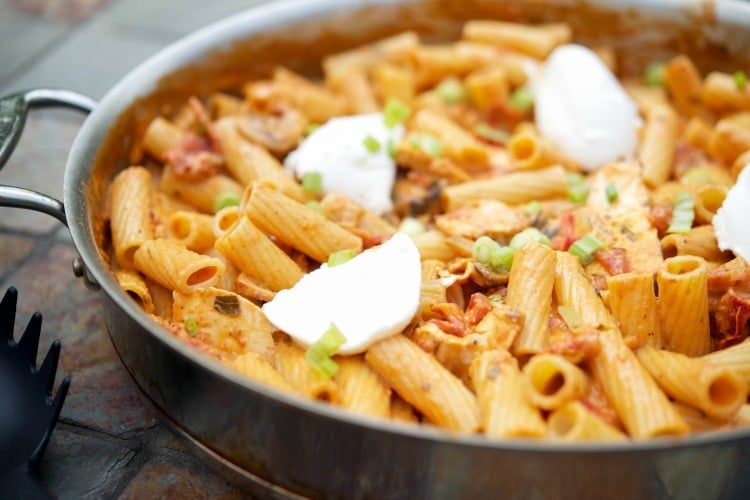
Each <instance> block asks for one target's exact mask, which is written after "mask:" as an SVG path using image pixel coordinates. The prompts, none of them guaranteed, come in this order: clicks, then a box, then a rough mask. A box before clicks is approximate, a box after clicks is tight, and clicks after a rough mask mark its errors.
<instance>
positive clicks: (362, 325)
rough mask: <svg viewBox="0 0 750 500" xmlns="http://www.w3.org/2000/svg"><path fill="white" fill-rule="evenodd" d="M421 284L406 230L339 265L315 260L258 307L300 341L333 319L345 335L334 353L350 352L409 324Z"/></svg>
mask: <svg viewBox="0 0 750 500" xmlns="http://www.w3.org/2000/svg"><path fill="white" fill-rule="evenodd" d="M421 285H422V271H421V264H420V256H419V250H418V249H417V247H416V245H415V244H414V242H413V241H412V239H411V238H410V237H409V236H408V235H407V234H406V233H396V234H395V235H394V236H392V237H391V238H390V239H389V240H388V241H386V242H385V243H383V244H382V245H379V246H377V247H373V248H370V249H368V250H365V251H364V252H362V253H361V254H359V255H357V256H356V257H354V258H352V259H351V260H349V261H347V262H345V263H343V264H339V265H337V266H334V267H329V266H328V265H327V264H323V265H321V266H320V268H318V269H316V270H315V271H312V272H311V273H309V274H306V275H305V276H303V277H302V279H301V280H300V281H299V282H297V284H296V285H294V287H292V288H290V289H288V290H281V291H280V292H278V293H277V294H276V296H275V297H274V298H273V300H271V301H270V302H267V303H266V304H264V305H263V312H264V313H265V315H266V317H267V318H268V320H269V321H270V322H271V323H273V324H274V326H276V327H277V328H279V329H281V330H283V331H284V332H286V333H287V334H289V335H290V336H292V337H293V338H294V339H295V340H296V341H297V342H299V343H300V344H302V345H304V346H309V345H311V344H313V343H314V342H316V341H317V340H318V339H319V338H320V337H321V335H323V333H324V332H325V331H326V330H328V328H329V327H330V326H331V323H333V324H334V325H336V327H337V328H338V329H339V330H340V331H341V333H343V334H344V336H345V337H346V342H344V344H343V345H342V346H341V347H340V348H339V350H338V353H339V354H356V353H359V352H363V351H365V350H366V349H367V348H368V347H369V346H370V345H372V344H374V343H375V342H377V341H378V340H381V339H384V338H386V337H389V336H391V335H395V334H397V333H399V332H401V331H402V330H403V329H404V328H405V327H406V326H407V325H408V324H409V322H410V321H411V319H412V317H413V316H414V314H415V313H416V312H417V308H418V307H419V296H420V291H421Z"/></svg>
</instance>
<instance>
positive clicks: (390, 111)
mask: <svg viewBox="0 0 750 500" xmlns="http://www.w3.org/2000/svg"><path fill="white" fill-rule="evenodd" d="M410 114H411V109H409V106H407V105H406V104H404V103H403V102H401V101H400V100H398V99H396V98H395V97H391V98H390V99H388V102H386V103H385V108H384V109H383V119H384V120H385V126H386V127H388V128H393V127H395V126H396V125H399V124H401V123H404V121H406V119H407V118H408V117H409V115H410Z"/></svg>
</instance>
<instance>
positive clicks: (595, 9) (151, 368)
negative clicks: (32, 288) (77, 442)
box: [0, 0, 750, 498]
mask: <svg viewBox="0 0 750 500" xmlns="http://www.w3.org/2000/svg"><path fill="white" fill-rule="evenodd" d="M478 17H498V18H503V19H511V20H522V19H525V20H531V21H546V20H554V19H565V20H567V21H569V22H571V23H572V24H573V25H574V26H575V28H576V33H578V34H579V36H580V37H581V39H582V40H584V41H594V42H596V41H599V42H606V43H609V42H612V43H614V44H615V46H616V47H617V48H618V50H620V51H621V52H622V54H623V55H624V59H625V61H626V65H625V71H638V69H639V68H642V66H643V64H645V63H646V62H649V61H651V60H653V59H655V58H657V57H659V55H660V54H668V53H670V52H674V51H678V50H679V51H683V50H684V51H687V52H689V53H691V55H694V56H695V59H696V60H697V61H698V62H699V64H701V66H702V67H704V68H707V67H711V66H715V67H722V65H725V64H727V62H728V60H729V57H728V54H731V53H734V54H737V55H742V54H748V53H750V51H749V50H748V49H750V5H748V4H744V3H741V2H733V1H721V2H705V1H688V0H663V1H656V0H654V1H646V0H640V1H639V0H627V1H620V2H617V1H596V2H588V3H584V2H580V1H575V0H571V1H565V0H548V1H541V0H528V1H522V0H509V1H505V2H500V1H490V0H472V1H463V2H458V1H455V2H454V1H443V2H437V1H412V2H409V1H394V0H390V1H389V0H379V1H356V0H338V1H335V0H326V1H324V0H307V1H280V2H274V3H270V4H267V5H265V6H263V7H261V8H258V9H254V10H251V11H247V12H245V13H242V14H239V15H236V16H233V17H231V18H228V19H226V20H225V21H222V22H220V23H217V24H215V25H212V26H210V27H207V28H205V29H204V30H201V31H199V32H197V33H195V34H193V35H191V36H189V37H187V38H186V39H184V40H182V41H179V42H177V43H175V44H174V45H172V46H170V47H168V48H167V49H165V50H164V51H162V52H160V53H159V54H157V55H156V56H154V57H153V58H151V59H149V60H148V61H146V62H144V63H143V64H142V65H141V66H139V67H138V68H136V69H134V70H133V71H132V72H131V73H130V74H129V75H127V76H126V77H125V78H124V79H123V80H121V81H120V82H119V83H118V84H117V85H116V86H115V87H114V88H112V89H111V90H110V91H109V92H108V93H107V94H106V96H105V97H104V98H103V99H102V101H101V102H100V103H98V104H96V105H95V106H94V105H93V103H91V102H90V101H87V100H86V99H85V98H81V97H80V96H77V95H75V94H70V93H63V94H60V93H49V92H41V91H33V92H32V93H23V94H21V95H20V96H18V97H17V98H16V101H15V102H16V103H17V105H16V106H13V107H8V108H4V107H1V106H0V109H2V111H0V112H2V113H3V114H4V115H6V116H9V117H11V119H15V118H14V117H16V116H18V115H19V114H24V113H25V112H26V110H27V109H28V108H29V107H31V106H33V105H34V103H43V104H48V103H53V102H59V103H62V104H65V105H71V106H73V107H77V108H84V109H86V108H89V107H93V111H92V112H91V114H90V115H89V117H88V118H87V119H86V121H85V123H84V125H83V127H82V128H81V130H80V132H79V134H78V135H77V137H76V140H75V142H74V144H73V147H72V149H71V152H70V154H69V157H68V159H67V162H66V172H65V183H64V199H63V203H60V202H59V201H57V200H53V199H50V198H48V197H45V196H43V195H40V194H31V193H28V192H24V191H21V190H18V189H10V188H8V187H0V203H1V204H3V205H11V206H21V207H25V208H33V209H36V210H39V211H42V212H45V213H49V214H51V215H53V216H55V217H57V218H58V219H60V220H61V221H64V222H65V223H66V224H67V226H68V227H69V229H70V232H71V235H72V238H73V241H74V243H75V245H76V248H77V250H78V252H79V254H80V257H81V258H80V261H79V262H78V264H77V265H76V269H77V273H79V274H80V275H82V276H84V277H85V279H86V281H87V283H88V284H89V285H90V286H92V287H94V288H98V289H99V290H100V292H101V293H102V297H103V303H104V304H105V308H106V311H105V318H106V324H107V328H108V330H109V333H110V336H111V339H112V342H113V344H114V346H115V348H116V349H117V351H118V353H119V355H120V358H121V359H122V362H123V364H124V365H125V366H126V368H127V369H128V371H129V372H130V374H131V376H132V377H133V380H134V381H135V382H136V384H137V385H138V386H139V387H140V388H141V390H142V391H143V392H144V394H145V395H146V396H147V397H148V398H150V399H151V401H153V403H154V404H155V406H156V407H157V408H159V409H160V410H161V411H162V413H163V415H164V416H165V418H166V419H168V420H169V421H170V422H171V423H172V425H173V426H174V428H175V429H176V430H177V431H178V432H180V433H181V434H182V435H183V436H184V437H185V438H186V439H188V440H189V441H190V442H192V443H193V444H194V446H195V449H196V450H199V451H200V452H201V453H204V454H205V456H206V458H207V460H208V461H210V462H211V463H214V464H216V465H217V466H220V467H223V468H225V469H226V470H227V471H230V472H232V473H233V474H235V477H237V478H240V479H241V480H244V481H245V484H246V485H247V486H248V488H250V490H251V491H254V492H256V493H259V494H261V495H264V496H265V495H268V494H276V495H287V494H299V495H304V496H313V497H345V498H349V497H378V498H381V497H383V498H390V497H393V498H401V497H407V498H433V497H435V498H441V497H449V498H454V497H466V498H483V497H501V498H534V497H539V498H576V497H582V498H598V497H605V498H641V497H651V498H661V497H678V498H683V497H684V498H717V497H722V496H737V497H739V496H741V495H742V493H747V492H748V491H750V431H742V430H738V431H731V432H726V433H722V434H715V435H702V436H693V437H690V438H686V439H684V440H681V441H674V440H654V441H650V442H644V443H631V444H627V445H581V444H576V445H561V444H550V443H540V442H531V441H505V442H497V441H490V440H487V439H484V438H482V437H479V436H459V435H453V434H446V433H443V432H439V431H436V430H433V429H423V428H416V427H413V426H406V425H398V424H392V423H386V422H379V421H372V420H366V419H363V418H359V417H355V416H352V415H348V414H344V413H342V412H341V411H338V410H336V409H335V408H332V407H329V406H326V405H324V404H319V403H314V402H308V401H303V400H301V399H298V398H295V397H292V396H288V395H285V394H280V393H277V392H275V391H273V390H271V389H268V388H266V387H264V386H261V385H258V384H256V383H254V382H253V381H251V380H246V379H244V378H242V377H240V376H238V375H237V374H235V373H233V372H231V371H229V370H228V369H226V368H224V367H222V366H220V365H219V364H217V363H214V362H213V361H211V360H210V359H208V358H206V357H204V356H203V355H201V354H200V353H198V352H195V351H193V350H191V349H190V348H189V347H188V346H186V345H184V344H183V343H181V342H180V341H179V340H177V339H176V338H174V337H172V336H171V335H170V334H168V333H167V332H165V331H163V330H161V329H160V328H159V327H158V326H157V325H156V324H155V323H154V322H152V321H151V320H150V319H149V318H148V317H147V316H146V315H145V314H144V313H143V312H142V311H141V310H140V309H139V308H138V307H137V306H136V304H135V303H134V302H132V301H131V300H130V299H129V298H128V297H127V295H126V294H124V293H123V292H122V291H121V290H120V288H119V287H118V286H117V284H116V283H115V281H114V280H113V279H112V277H111V275H110V273H109V271H108V267H107V264H106V262H107V261H106V254H105V253H104V251H103V250H102V245H104V244H105V243H106V242H105V241H104V240H105V235H106V231H104V230H103V223H104V221H103V220H102V218H101V207H102V199H103V193H104V189H105V186H106V183H107V180H108V179H109V178H110V177H111V175H112V174H113V173H114V172H115V171H116V170H117V169H119V168H121V167H123V166H124V165H127V164H128V163H129V157H130V153H131V152H132V150H133V148H134V147H135V146H136V144H135V141H136V134H137V133H138V131H139V130H141V129H142V127H143V126H144V125H145V123H147V122H148V119H149V118H150V117H151V116H153V115H154V114H155V113H156V112H158V111H161V110H162V109H168V108H169V106H172V105H174V104H175V103H177V102H180V101H183V100H184V99H185V98H186V97H187V96H188V95H190V94H192V93H204V92H206V91H208V90H209V89H215V88H228V87H231V86H233V85H237V84H239V83H240V82H241V81H243V79H245V78H248V77H251V76H257V75H261V74H263V73H264V72H265V71H267V70H268V69H269V68H270V67H271V66H272V65H273V64H274V63H279V62H283V63H284V64H288V65H290V66H292V67H294V68H297V69H300V70H301V71H314V68H315V64H314V62H315V60H316V59H317V58H318V57H319V56H321V55H323V54H325V53H327V52H333V51H335V50H340V49H343V48H345V47H348V46H353V45H355V44H357V43H360V42H363V41H366V40H371V39H374V38H377V37H380V36H384V35H386V34H391V33H395V32H398V31H401V30H403V29H406V28H414V29H416V30H418V31H420V32H421V33H423V34H424V35H425V36H426V37H427V38H429V39H436V40H437V39H442V38H446V39H447V38H452V37H455V36H456V34H457V33H458V28H459V26H460V24H461V23H462V22H463V21H464V20H466V19H469V18H478ZM746 62H747V61H746V60H744V61H743V64H746ZM40 97H43V99H42V100H41V101H40V100H38V99H39V98H40ZM0 120H3V118H2V117H0ZM15 123H20V122H15ZM4 124H6V122H4V121H0V138H2V139H4V140H5V141H7V142H8V144H10V145H9V146H8V149H5V146H0V152H3V151H8V154H9V152H10V150H11V148H12V143H13V141H14V139H13V138H14V137H16V135H14V133H13V132H12V130H20V127H18V126H15V127H10V126H6V125H4ZM0 157H2V154H0ZM0 175H1V174H0ZM0 179H1V177H0ZM63 207H64V208H63Z"/></svg>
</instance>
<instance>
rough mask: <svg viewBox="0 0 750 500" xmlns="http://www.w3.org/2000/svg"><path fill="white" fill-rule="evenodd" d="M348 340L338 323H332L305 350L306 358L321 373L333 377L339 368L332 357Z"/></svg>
mask: <svg viewBox="0 0 750 500" xmlns="http://www.w3.org/2000/svg"><path fill="white" fill-rule="evenodd" d="M344 342H346V337H344V334H343V333H341V330H339V329H338V328H337V327H336V325H334V324H333V323H331V326H330V327H328V330H326V331H325V333H323V335H322V336H321V337H320V338H319V339H318V340H317V341H316V342H315V343H313V344H312V345H310V347H308V348H307V350H306V351H305V359H306V360H307V362H308V363H310V365H311V366H312V367H313V368H314V369H315V370H316V371H317V372H319V373H320V374H322V375H323V376H325V377H332V376H334V375H335V374H336V372H337V371H338V369H339V366H338V364H336V362H335V361H334V360H333V359H332V358H331V356H333V355H334V354H335V353H336V351H338V350H339V347H341V345H342V344H343V343H344Z"/></svg>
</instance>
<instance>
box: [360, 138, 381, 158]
mask: <svg viewBox="0 0 750 500" xmlns="http://www.w3.org/2000/svg"><path fill="white" fill-rule="evenodd" d="M362 144H363V145H364V146H365V149H366V150H367V152H368V153H370V154H375V153H377V152H378V151H380V142H378V140H377V139H375V138H374V137H373V136H371V135H368V136H367V137H365V138H364V140H362Z"/></svg>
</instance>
